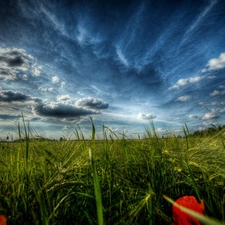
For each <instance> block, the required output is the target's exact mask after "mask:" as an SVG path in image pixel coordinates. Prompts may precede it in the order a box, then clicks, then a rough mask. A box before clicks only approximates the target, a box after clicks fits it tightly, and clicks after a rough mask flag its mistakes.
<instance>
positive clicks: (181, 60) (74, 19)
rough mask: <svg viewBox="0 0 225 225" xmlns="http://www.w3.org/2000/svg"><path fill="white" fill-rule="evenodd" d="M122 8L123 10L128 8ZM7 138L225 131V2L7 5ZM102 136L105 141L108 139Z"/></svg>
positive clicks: (0, 35) (1, 57) (0, 26)
mask: <svg viewBox="0 0 225 225" xmlns="http://www.w3.org/2000/svg"><path fill="white" fill-rule="evenodd" d="M121 2H122V3H121ZM0 14H1V20H0V136H1V137H5V135H6V134H7V133H10V134H12V132H13V131H12V128H15V126H16V124H17V122H18V121H21V112H22V113H23V115H24V117H25V120H26V121H30V125H31V127H33V128H34V129H36V130H37V131H41V132H43V133H44V135H45V136H47V137H49V138H54V137H59V136H62V134H69V133H71V132H72V131H73V130H74V128H76V127H77V125H79V126H80V127H81V129H82V131H83V132H84V134H85V135H86V136H88V135H89V134H90V133H89V131H90V129H91V123H90V117H92V118H93V121H94V123H95V125H96V126H99V125H103V124H104V125H105V126H107V127H109V128H110V129H112V130H113V131H115V132H125V133H127V134H129V135H133V136H134V137H135V136H136V134H142V133H143V132H144V130H145V127H148V126H149V122H150V121H152V120H153V122H154V124H155V127H156V129H157V131H158V132H159V133H161V134H163V133H165V132H166V131H173V132H178V133H179V131H180V130H182V126H184V124H185V123H186V124H187V125H188V127H189V129H190V130H197V129H199V130H201V129H205V128H206V127H209V126H211V124H214V125H218V124H220V125H223V124H225V115H224V114H225V79H224V75H225V26H224V24H225V2H224V1H223V0H198V1H196V0H188V1H187V0H183V1H182V0H161V1H153V0H152V1H151V0H142V1H140V0H139V1H135V0H134V1H117V0H115V1H112V0H109V1H103V0H102V1H82V0H80V1H72V0H64V1H56V0H52V1H48V0H47V1H46V0H38V1H36V0H32V1H31V0H30V1H29V0H28V1H12V0H11V1H8V0H7V1H6V0H5V1H1V2H0ZM99 135H100V134H99Z"/></svg>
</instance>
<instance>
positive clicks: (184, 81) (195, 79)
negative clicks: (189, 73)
mask: <svg viewBox="0 0 225 225" xmlns="http://www.w3.org/2000/svg"><path fill="white" fill-rule="evenodd" d="M204 78H205V76H195V77H190V78H186V79H179V80H178V81H177V83H175V84H174V85H173V86H172V87H170V88H169V90H176V89H179V88H180V87H182V86H186V85H188V84H193V83H197V82H199V81H201V80H203V79H204Z"/></svg>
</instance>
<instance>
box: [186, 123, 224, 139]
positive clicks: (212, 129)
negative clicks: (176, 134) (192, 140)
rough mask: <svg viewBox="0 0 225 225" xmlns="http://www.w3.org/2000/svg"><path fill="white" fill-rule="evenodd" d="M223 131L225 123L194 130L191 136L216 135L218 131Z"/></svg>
mask: <svg viewBox="0 0 225 225" xmlns="http://www.w3.org/2000/svg"><path fill="white" fill-rule="evenodd" d="M222 131H224V132H225V125H223V126H213V127H209V128H206V129H204V130H196V131H194V133H192V134H189V136H191V137H207V136H211V135H215V134H217V133H218V132H222Z"/></svg>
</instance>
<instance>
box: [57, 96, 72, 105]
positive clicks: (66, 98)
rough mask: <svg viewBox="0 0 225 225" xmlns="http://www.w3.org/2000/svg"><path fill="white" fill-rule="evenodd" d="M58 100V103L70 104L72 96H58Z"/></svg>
mask: <svg viewBox="0 0 225 225" xmlns="http://www.w3.org/2000/svg"><path fill="white" fill-rule="evenodd" d="M56 99H57V101H58V102H64V103H65V102H70V101H71V98H70V96H69V95H58V96H57V97H56Z"/></svg>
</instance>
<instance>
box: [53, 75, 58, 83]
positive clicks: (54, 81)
mask: <svg viewBox="0 0 225 225" xmlns="http://www.w3.org/2000/svg"><path fill="white" fill-rule="evenodd" d="M52 83H54V84H56V83H59V77H57V76H54V77H52Z"/></svg>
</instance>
